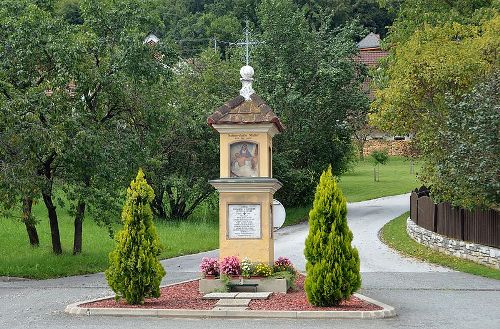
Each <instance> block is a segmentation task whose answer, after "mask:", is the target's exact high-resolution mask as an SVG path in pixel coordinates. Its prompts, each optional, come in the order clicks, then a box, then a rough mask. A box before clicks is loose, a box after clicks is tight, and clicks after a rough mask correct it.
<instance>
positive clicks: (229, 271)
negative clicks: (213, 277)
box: [220, 256, 241, 275]
mask: <svg viewBox="0 0 500 329" xmlns="http://www.w3.org/2000/svg"><path fill="white" fill-rule="evenodd" d="M220 272H221V274H226V275H240V273H241V267H240V261H239V259H238V258H237V257H236V256H229V257H226V258H224V259H223V260H222V262H221V263H220Z"/></svg>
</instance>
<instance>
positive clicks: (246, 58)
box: [235, 20, 262, 65]
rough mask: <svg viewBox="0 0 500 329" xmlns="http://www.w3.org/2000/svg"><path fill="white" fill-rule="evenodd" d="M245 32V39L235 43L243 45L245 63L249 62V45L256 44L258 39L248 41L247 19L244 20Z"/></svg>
mask: <svg viewBox="0 0 500 329" xmlns="http://www.w3.org/2000/svg"><path fill="white" fill-rule="evenodd" d="M243 31H244V33H245V41H244V42H237V43H235V44H236V45H237V46H245V62H246V65H248V63H249V62H250V46H253V45H258V44H259V43H262V42H259V41H250V28H249V27H248V20H247V22H246V26H245V29H244V30H243Z"/></svg>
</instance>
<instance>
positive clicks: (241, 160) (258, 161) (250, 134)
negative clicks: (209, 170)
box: [207, 63, 284, 265]
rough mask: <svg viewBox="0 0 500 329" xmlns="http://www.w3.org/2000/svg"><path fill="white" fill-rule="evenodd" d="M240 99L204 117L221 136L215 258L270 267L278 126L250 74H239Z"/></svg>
mask: <svg viewBox="0 0 500 329" xmlns="http://www.w3.org/2000/svg"><path fill="white" fill-rule="evenodd" d="M240 74H241V79H240V80H241V82H242V88H241V90H240V95H239V96H237V97H236V98H234V99H232V100H230V101H228V102H226V103H225V104H224V105H223V106H221V107H220V108H218V109H217V110H216V111H215V112H214V113H213V114H212V115H211V116H210V117H209V118H208V120H207V121H208V124H209V125H210V126H211V127H212V128H214V129H215V130H217V131H218V132H219V134H220V178H219V179H216V180H212V181H210V183H211V184H212V185H213V186H214V187H215V188H216V189H217V190H218V191H219V193H220V199H219V248H220V251H219V258H220V259H223V258H224V257H227V256H237V257H238V258H239V259H243V258H248V259H250V260H251V261H252V262H259V263H265V264H269V265H271V264H273V262H274V236H273V213H272V205H273V195H274V193H275V192H276V191H277V190H278V189H279V188H280V187H281V186H282V185H281V183H280V182H279V181H278V180H277V179H274V178H272V173H273V168H272V151H273V143H272V140H273V137H274V136H275V135H276V134H278V133H280V132H282V131H283V129H284V128H283V125H282V124H281V122H280V120H279V118H278V117H277V116H276V115H275V114H274V113H273V111H272V110H271V108H270V107H269V106H268V105H267V104H266V103H265V102H264V101H263V100H262V99H261V98H260V97H259V96H257V95H256V94H255V92H254V90H253V88H252V81H253V75H254V70H253V68H252V67H251V66H249V65H248V63H247V65H245V66H243V67H242V68H241V70H240Z"/></svg>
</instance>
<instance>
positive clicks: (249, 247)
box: [210, 177, 281, 265]
mask: <svg viewBox="0 0 500 329" xmlns="http://www.w3.org/2000/svg"><path fill="white" fill-rule="evenodd" d="M210 183H211V184H212V185H213V186H214V187H215V188H216V189H217V190H218V191H219V193H220V199H219V223H220V225H219V248H220V249H219V257H220V258H221V259H223V258H224V257H227V256H237V257H238V258H239V259H243V258H245V257H247V258H249V259H250V260H251V261H252V262H257V263H265V264H269V265H270V264H272V263H273V262H274V236H273V218H272V205H273V195H274V193H275V192H276V191H277V190H278V189H279V188H280V187H281V183H280V182H279V181H278V180H276V179H274V178H263V177H256V178H221V179H217V180H212V181H210Z"/></svg>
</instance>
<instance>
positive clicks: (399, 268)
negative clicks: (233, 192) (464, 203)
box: [0, 195, 500, 329]
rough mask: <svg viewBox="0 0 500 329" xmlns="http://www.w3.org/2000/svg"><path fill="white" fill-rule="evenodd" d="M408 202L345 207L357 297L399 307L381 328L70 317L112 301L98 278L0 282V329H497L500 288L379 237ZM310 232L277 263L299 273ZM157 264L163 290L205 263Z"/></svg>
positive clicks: (375, 323) (281, 251) (365, 323)
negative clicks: (83, 307)
mask: <svg viewBox="0 0 500 329" xmlns="http://www.w3.org/2000/svg"><path fill="white" fill-rule="evenodd" d="M408 200H409V198H408V196H407V195H403V196H394V197H386V198H381V199H376V200H371V201H365V202H358V203H352V204H349V206H348V208H349V215H348V220H349V225H350V227H351V230H352V231H353V233H354V236H355V238H354V244H355V245H356V247H357V248H358V250H359V253H360V257H361V271H362V277H363V285H362V289H361V291H360V292H361V293H362V294H365V295H366V296H369V297H372V298H375V299H377V300H379V301H381V302H384V303H387V304H389V305H392V306H394V307H396V311H397V313H398V317H396V318H392V319H382V320H300V321H299V320H285V319H279V320H278V319H277V320H268V319H266V320H257V319H253V320H249V319H243V320H241V319H240V320H228V319H196V320H191V319H159V318H115V317H86V316H69V315H66V314H65V313H64V312H63V311H64V308H65V306H66V305H67V304H70V303H74V302H75V301H81V300H87V299H93V298H97V297H103V296H108V295H111V294H112V293H111V291H110V290H109V289H108V287H107V284H106V282H105V280H104V278H103V275H102V273H98V274H93V275H85V276H75V277H68V278H60V279H52V280H43V281H36V280H22V281H9V280H8V279H6V278H3V279H0V328H2V329H3V328H5V329H10V328H12V329H14V328H50V329H52V328H54V329H57V328H99V329H107V328H120V329H123V328H132V327H134V328H154V327H158V328H176V329H183V328H205V329H209V328H217V329H219V328H221V327H223V328H242V329H244V328H256V327H258V328H304V327H311V328H332V327H338V328H340V327H342V328H474V329H481V328H495V327H498V326H499V324H500V311H499V310H500V281H497V280H492V279H486V278H482V277H478V276H473V275H468V274H463V273H460V272H454V271H450V270H448V269H446V268H442V267H438V266H433V265H429V264H426V263H423V262H419V261H415V260H412V259H408V258H404V257H401V256H400V255H398V254H397V253H395V252H393V251H392V250H390V249H388V248H387V247H386V246H385V245H384V244H382V243H381V242H380V241H379V240H378V237H377V234H378V231H379V229H380V228H381V227H382V226H383V225H384V224H385V223H386V222H387V221H389V220H390V219H392V218H394V217H396V216H398V215H400V214H401V213H403V212H405V211H407V209H408ZM307 230H308V227H307V224H300V225H296V226H293V227H288V228H284V229H282V230H280V231H278V232H277V234H276V244H275V247H276V248H275V249H276V251H275V255H276V256H281V255H283V256H288V257H290V258H291V259H292V261H293V262H294V263H295V264H296V265H297V266H298V267H299V268H300V269H303V268H304V257H303V254H302V251H303V245H304V239H305V237H306V236H307ZM216 255H217V251H211V252H206V253H201V254H196V255H190V256H183V257H177V258H173V259H169V260H165V261H162V263H163V265H164V266H165V268H166V270H167V276H166V278H165V279H164V280H163V283H164V284H168V283H173V282H179V281H182V280H187V279H191V278H196V277H198V276H199V274H198V264H199V262H200V259H201V258H202V257H204V256H216Z"/></svg>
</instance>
